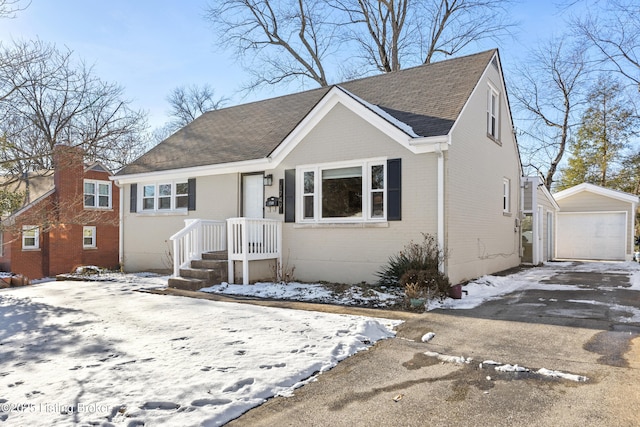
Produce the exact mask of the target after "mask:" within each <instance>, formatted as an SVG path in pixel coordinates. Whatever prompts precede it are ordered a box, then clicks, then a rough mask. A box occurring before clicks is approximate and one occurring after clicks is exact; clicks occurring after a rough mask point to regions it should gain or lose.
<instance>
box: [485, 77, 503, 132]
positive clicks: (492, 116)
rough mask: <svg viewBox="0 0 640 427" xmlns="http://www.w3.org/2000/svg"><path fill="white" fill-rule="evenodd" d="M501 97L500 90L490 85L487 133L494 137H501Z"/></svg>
mask: <svg viewBox="0 0 640 427" xmlns="http://www.w3.org/2000/svg"><path fill="white" fill-rule="evenodd" d="M499 124H500V97H499V96H498V91H497V90H495V89H494V88H493V87H489V90H488V91H487V134H488V135H489V136H490V137H492V138H493V139H499V134H498V129H499Z"/></svg>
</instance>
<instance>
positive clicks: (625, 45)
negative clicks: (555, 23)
mask: <svg viewBox="0 0 640 427" xmlns="http://www.w3.org/2000/svg"><path fill="white" fill-rule="evenodd" d="M592 9H593V13H591V14H588V15H586V16H584V17H582V18H580V19H576V20H574V22H573V23H574V25H575V27H576V28H577V30H578V32H579V34H580V35H582V36H584V37H586V39H587V40H588V41H589V42H590V43H591V44H592V46H594V47H595V48H596V50H597V51H598V53H599V54H600V56H601V57H602V59H603V61H604V62H605V63H606V64H608V65H610V66H612V69H613V70H614V71H616V72H618V73H620V74H622V75H623V76H624V77H626V78H627V79H629V80H630V81H631V82H633V83H634V85H635V86H636V87H637V88H638V90H640V3H638V1H637V0H607V1H603V2H595V3H594V4H593V5H592Z"/></svg>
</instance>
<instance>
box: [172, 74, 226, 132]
mask: <svg viewBox="0 0 640 427" xmlns="http://www.w3.org/2000/svg"><path fill="white" fill-rule="evenodd" d="M227 101H228V98H224V97H222V98H218V99H216V98H215V90H214V89H213V88H212V87H211V86H210V85H208V84H205V85H203V86H201V87H199V86H197V85H191V86H180V87H177V88H175V89H173V90H172V91H171V93H170V94H169V96H167V102H169V115H170V116H171V121H170V122H169V126H170V128H171V129H172V130H174V131H175V130H178V129H180V128H182V127H184V126H186V125H188V124H189V123H191V122H192V121H194V120H195V119H196V118H197V117H198V116H200V115H201V114H203V113H206V112H207V111H212V110H217V109H219V108H221V107H222V106H223V105H224V103H225V102H227Z"/></svg>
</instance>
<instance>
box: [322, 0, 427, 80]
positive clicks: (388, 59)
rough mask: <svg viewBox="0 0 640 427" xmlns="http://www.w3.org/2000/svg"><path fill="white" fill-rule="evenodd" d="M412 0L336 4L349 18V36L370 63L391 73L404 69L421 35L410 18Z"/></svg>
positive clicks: (342, 0) (350, 0) (347, 0)
mask: <svg viewBox="0 0 640 427" xmlns="http://www.w3.org/2000/svg"><path fill="white" fill-rule="evenodd" d="M410 3H411V0H336V1H335V3H334V4H333V6H334V7H335V8H337V9H338V10H340V11H341V12H343V13H344V14H345V16H346V17H347V18H348V20H347V22H346V23H345V24H343V25H345V27H346V28H347V39H348V40H350V41H353V42H355V43H356V46H358V48H359V50H360V51H361V56H362V57H363V58H364V59H365V61H366V62H367V63H368V64H369V65H373V66H375V68H376V69H377V70H379V71H382V72H385V73H388V72H391V71H397V70H399V69H400V68H401V58H402V56H403V55H405V54H407V52H406V49H405V48H407V49H408V48H409V47H410V46H411V44H413V43H412V41H415V38H413V40H412V36H415V35H416V34H417V31H416V25H415V22H411V21H407V18H409V19H411V18H412V17H413V15H412V14H411V13H410V12H412V10H410V8H409V5H410Z"/></svg>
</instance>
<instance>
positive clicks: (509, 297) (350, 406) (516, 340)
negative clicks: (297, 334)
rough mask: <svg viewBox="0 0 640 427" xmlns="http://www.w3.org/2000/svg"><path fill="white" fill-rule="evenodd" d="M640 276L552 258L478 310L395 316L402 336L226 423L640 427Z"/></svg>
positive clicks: (614, 266) (639, 270) (633, 267)
mask: <svg viewBox="0 0 640 427" xmlns="http://www.w3.org/2000/svg"><path fill="white" fill-rule="evenodd" d="M639 274H640V267H639V266H638V265H637V264H632V263H551V264H547V265H545V266H543V267H537V268H533V269H528V270H523V271H520V272H518V273H516V274H514V275H511V276H508V277H507V278H506V280H510V279H511V278H513V280H518V281H520V282H521V283H522V286H518V287H517V289H516V290H514V291H513V292H510V293H508V294H505V295H502V296H501V298H499V299H495V300H489V301H486V302H484V303H483V304H481V305H480V306H478V307H475V308H471V309H467V310H444V309H438V310H435V311H431V312H428V313H424V314H415V315H408V314H406V313H402V314H400V313H398V317H401V318H403V319H404V320H405V323H404V324H403V325H401V327H400V328H399V329H398V334H397V338H395V339H390V340H385V341H382V342H380V343H378V344H376V345H375V346H374V347H372V348H371V349H369V350H368V351H364V352H361V353H358V354H356V355H355V356H352V357H351V358H349V359H347V360H345V361H343V362H341V363H340V364H338V366H337V367H335V368H334V369H332V370H331V371H329V372H326V373H324V374H322V375H320V376H319V377H318V378H317V381H315V382H312V383H310V384H308V385H306V386H304V387H302V388H300V389H298V390H296V392H295V395H294V396H292V397H287V398H282V397H278V398H274V399H271V400H269V401H268V402H266V403H265V404H263V405H261V406H260V407H257V408H255V409H253V410H251V411H249V412H248V413H246V414H244V415H243V416H241V417H240V418H238V419H236V420H235V421H232V422H231V423H230V424H229V425H232V426H244V425H250V426H271V425H282V426H298V425H306V426H328V425H331V426H369V425H382V426H425V425H429V426H534V425H535V426H554V427H557V426H581V427H582V426H584V425H603V426H604V425H607V426H609V425H611V426H614V425H615V426H637V425H640V410H639V409H638V408H640V386H638V384H640V338H638V337H639V335H640V299H639V298H640V283H639V279H640V276H638V275H639ZM463 299H464V297H463ZM291 305H292V306H298V308H304V306H303V305H299V304H295V303H293V304H291ZM314 309H316V308H314ZM331 310H335V309H331ZM345 311H346V312H348V311H349V310H348V309H345ZM360 313H362V314H365V312H364V311H360ZM378 313H379V316H381V317H393V316H394V314H393V313H390V312H378ZM366 314H367V315H371V313H370V312H369V311H367V312H366ZM427 332H433V333H434V334H435V337H434V338H433V339H432V340H431V341H428V342H422V340H421V338H422V337H423V336H424V335H425V334H426V333H427ZM434 354H437V355H438V356H437V357H436V356H434ZM451 356H456V357H455V358H453V357H451ZM460 360H463V362H462V363H457V362H460ZM456 361H457V362H456ZM490 362H495V363H498V364H499V365H494V364H492V363H490ZM497 366H502V367H505V366H510V367H514V366H515V368H516V369H511V370H509V369H507V370H502V371H499V370H496V367H497ZM518 367H519V368H518ZM548 371H551V372H556V373H564V374H568V375H569V376H564V377H563V376H545V375H540V374H539V373H540V372H548ZM570 376H576V377H578V378H584V379H586V380H584V381H573V380H571V379H567V378H570Z"/></svg>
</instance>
